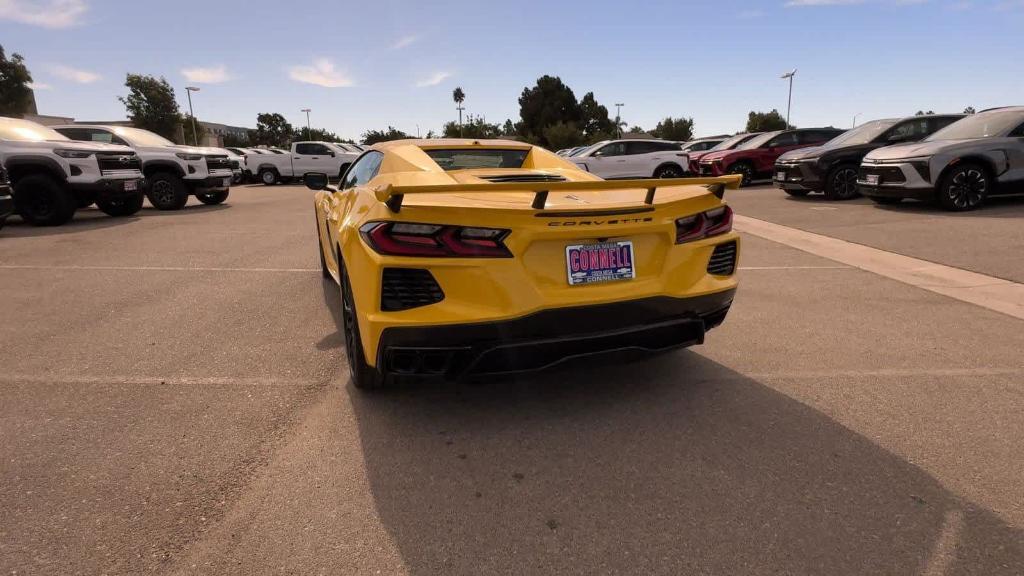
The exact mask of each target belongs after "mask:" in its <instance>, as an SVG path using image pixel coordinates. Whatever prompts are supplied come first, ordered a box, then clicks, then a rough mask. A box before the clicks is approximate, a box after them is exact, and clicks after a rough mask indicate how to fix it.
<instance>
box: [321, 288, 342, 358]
mask: <svg viewBox="0 0 1024 576" xmlns="http://www.w3.org/2000/svg"><path fill="white" fill-rule="evenodd" d="M321 280H322V282H321V285H322V286H321V287H322V288H323V291H324V292H323V296H324V304H326V305H327V309H328V310H329V311H330V312H331V319H333V320H334V325H335V326H337V327H338V329H337V330H336V331H335V332H334V333H333V334H329V335H327V336H324V337H323V338H322V339H321V340H320V341H319V342H317V343H316V349H317V350H333V349H334V348H340V347H341V346H342V345H343V344H344V343H345V335H344V334H342V333H341V326H342V322H343V320H342V318H341V293H340V290H339V288H338V283H337V282H335V281H334V279H333V278H321Z"/></svg>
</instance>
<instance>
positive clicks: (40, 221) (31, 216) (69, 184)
mask: <svg viewBox="0 0 1024 576" xmlns="http://www.w3.org/2000/svg"><path fill="white" fill-rule="evenodd" d="M0 158H3V164H4V166H5V167H6V168H7V172H8V173H9V174H10V180H11V184H12V187H13V189H14V208H15V211H16V212H17V213H18V214H19V215H21V217H22V218H23V219H24V220H25V221H26V222H28V223H29V224H34V225H37V226H58V225H60V224H64V223H65V222H67V221H68V220H71V218H72V217H73V216H74V215H75V210H77V209H79V208H85V207H86V206H89V205H91V204H93V203H94V202H95V203H96V205H97V207H99V209H100V210H102V211H103V212H105V213H106V214H109V215H110V216H130V215H132V214H135V213H136V212H138V211H139V210H140V209H141V208H142V193H143V190H144V189H145V186H146V182H145V180H144V179H143V177H142V172H141V170H140V168H141V165H140V162H139V158H138V156H137V155H136V154H135V152H134V151H132V149H131V148H128V147H125V146H115V145H111V144H101V143H92V142H73V141H71V140H68V139H67V138H66V137H64V136H63V135H62V134H59V133H57V132H54V131H53V130H51V129H50V128H47V127H46V126H42V125H40V124H36V123H35V122H29V121H28V120H21V119H18V118H0ZM0 171H2V170H0Z"/></svg>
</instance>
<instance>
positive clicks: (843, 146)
mask: <svg viewBox="0 0 1024 576" xmlns="http://www.w3.org/2000/svg"><path fill="white" fill-rule="evenodd" d="M963 117H964V115H963V114H929V115H927V116H911V117H909V118H902V119H900V118H890V119H886V120H874V121H871V122H865V123H864V124H861V125H860V126H858V127H856V128H854V129H852V130H850V131H848V132H845V133H843V134H842V135H841V136H838V137H836V138H833V139H832V140H830V141H828V142H826V143H825V144H823V145H821V146H816V147H814V148H803V149H801V150H794V151H792V152H788V153H786V154H783V155H782V156H780V157H779V159H778V160H777V161H776V162H775V170H774V171H773V174H772V182H774V183H775V186H776V187H778V188H782V189H783V190H785V191H786V193H787V194H789V195H790V196H805V195H807V194H808V193H809V192H824V193H825V197H826V198H828V199H830V200H846V199H848V198H854V197H856V196H858V195H859V194H860V193H859V191H858V189H857V170H858V168H859V167H860V163H861V160H863V159H864V156H866V155H867V153H868V152H871V151H872V150H875V149H877V148H881V147H883V146H889V145H891V144H900V143H903V142H917V141H918V140H921V139H923V138H925V137H927V136H930V135H931V134H933V133H935V132H937V131H938V130H940V129H941V128H945V127H946V126H949V125H950V124H952V123H953V122H956V121H957V120H959V119H961V118H963Z"/></svg>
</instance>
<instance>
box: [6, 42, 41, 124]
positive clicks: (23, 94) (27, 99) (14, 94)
mask: <svg viewBox="0 0 1024 576" xmlns="http://www.w3.org/2000/svg"><path fill="white" fill-rule="evenodd" d="M31 83H32V74H30V73H29V71H28V68H27V67H26V66H25V59H24V58H22V57H21V54H18V53H17V52H15V53H13V54H11V57H10V59H8V58H7V56H6V55H5V54H4V47H3V46H0V116H15V117H21V116H24V115H25V114H27V113H29V112H31V111H32V102H33V100H32V88H30V87H29V84H31Z"/></svg>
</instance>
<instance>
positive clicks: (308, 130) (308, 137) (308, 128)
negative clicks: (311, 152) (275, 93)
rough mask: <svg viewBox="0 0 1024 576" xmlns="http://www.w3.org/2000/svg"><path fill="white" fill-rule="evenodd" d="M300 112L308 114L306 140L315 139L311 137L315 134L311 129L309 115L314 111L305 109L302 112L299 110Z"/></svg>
mask: <svg viewBox="0 0 1024 576" xmlns="http://www.w3.org/2000/svg"><path fill="white" fill-rule="evenodd" d="M299 112H305V113H306V140H309V139H311V138H312V137H313V136H312V135H311V134H312V133H313V130H312V129H310V127H309V113H310V112H312V110H310V109H309V108H303V109H302V110H299Z"/></svg>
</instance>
